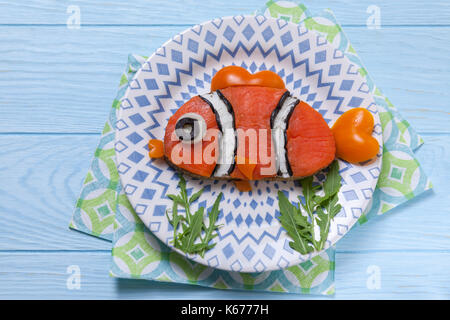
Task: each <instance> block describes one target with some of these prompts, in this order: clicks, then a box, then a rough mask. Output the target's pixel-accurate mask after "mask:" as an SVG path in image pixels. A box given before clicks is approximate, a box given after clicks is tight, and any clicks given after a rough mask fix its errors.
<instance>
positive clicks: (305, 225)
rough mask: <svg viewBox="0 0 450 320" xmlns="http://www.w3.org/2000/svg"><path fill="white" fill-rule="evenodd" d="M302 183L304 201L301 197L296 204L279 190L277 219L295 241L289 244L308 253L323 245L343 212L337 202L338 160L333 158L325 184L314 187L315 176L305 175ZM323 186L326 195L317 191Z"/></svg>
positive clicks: (320, 248)
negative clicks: (332, 226)
mask: <svg viewBox="0 0 450 320" xmlns="http://www.w3.org/2000/svg"><path fill="white" fill-rule="evenodd" d="M300 183H301V185H302V188H303V196H304V199H305V200H304V201H302V199H301V198H300V197H298V199H299V203H298V205H297V206H295V205H293V204H292V203H291V202H290V201H289V199H288V198H287V197H286V196H285V195H284V193H283V192H281V191H278V205H279V207H280V214H281V215H280V216H279V217H278V219H279V220H280V222H281V225H282V226H283V228H284V229H285V230H286V232H287V234H288V235H289V237H291V239H292V240H293V241H291V242H289V245H290V247H291V248H292V249H294V250H296V251H298V252H300V253H301V254H308V253H310V252H312V251H314V250H317V251H320V250H322V249H323V248H324V246H325V241H326V240H327V237H328V232H329V230H330V224H331V221H332V220H333V218H334V217H335V216H336V215H337V214H338V213H339V212H340V211H341V208H342V206H341V205H340V204H339V203H338V200H339V199H338V192H339V189H340V188H341V176H340V175H339V163H338V162H337V161H334V162H333V163H332V164H331V165H330V169H329V172H328V175H327V178H326V180H325V181H324V183H323V185H322V186H320V185H316V186H313V177H308V178H304V179H302V180H300ZM321 189H322V190H323V193H324V195H323V196H319V195H317V194H316V192H318V191H319V190H321ZM315 226H318V228H319V234H318V237H316V230H315ZM316 238H319V240H316Z"/></svg>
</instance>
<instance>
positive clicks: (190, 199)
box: [189, 188, 204, 204]
mask: <svg viewBox="0 0 450 320" xmlns="http://www.w3.org/2000/svg"><path fill="white" fill-rule="evenodd" d="M203 190H204V189H203V188H201V189H200V191H198V192H196V193H194V194H193V195H192V196H191V197H190V198H189V204H191V203H192V202H194V201H195V200H197V199H198V198H200V196H201V195H202V193H203Z"/></svg>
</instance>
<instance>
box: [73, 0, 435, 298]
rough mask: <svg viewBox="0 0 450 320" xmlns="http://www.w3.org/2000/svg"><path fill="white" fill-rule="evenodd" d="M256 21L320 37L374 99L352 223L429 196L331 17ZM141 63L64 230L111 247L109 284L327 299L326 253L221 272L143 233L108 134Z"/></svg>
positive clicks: (275, 8) (277, 8)
mask: <svg viewBox="0 0 450 320" xmlns="http://www.w3.org/2000/svg"><path fill="white" fill-rule="evenodd" d="M260 13H264V14H266V15H270V16H274V17H278V18H283V19H286V20H289V21H292V22H295V23H300V22H302V21H304V22H305V25H306V26H307V28H308V29H312V30H315V31H317V32H320V33H322V34H323V35H324V36H326V37H327V38H328V40H329V41H330V42H332V43H333V44H334V45H336V46H337V47H339V48H340V49H341V50H342V51H343V52H344V53H345V54H346V56H347V57H348V58H349V59H350V60H351V61H352V62H353V63H355V64H356V65H358V66H359V67H360V72H361V74H362V75H363V76H365V77H366V79H367V83H368V85H369V87H370V88H371V90H372V92H373V93H374V96H375V98H376V102H377V104H378V108H379V114H380V119H381V122H382V130H383V140H384V150H383V152H384V154H383V166H382V171H381V174H380V178H379V181H378V185H377V189H376V190H375V193H374V198H373V202H372V205H371V207H370V208H368V210H367V211H366V212H365V214H364V215H362V216H361V218H360V220H359V222H360V223H364V222H366V221H367V220H368V219H370V218H371V217H373V216H375V215H379V214H382V213H385V212H386V211H388V210H390V209H392V208H394V207H396V206H398V205H399V204H401V203H403V202H406V201H408V200H410V199H411V198H413V197H415V196H417V195H418V194H420V193H422V192H424V191H425V190H427V189H429V188H431V183H430V181H429V180H428V178H427V177H426V175H425V174H424V172H423V170H422V169H421V167H420V165H419V163H418V161H417V160H416V159H415V157H414V153H413V151H412V150H414V149H415V148H417V147H418V146H419V145H420V144H422V143H423V141H422V139H421V138H420V137H419V136H418V135H417V133H416V132H415V131H414V129H413V128H412V127H411V126H410V125H409V123H408V122H407V121H405V120H404V119H403V118H402V117H401V116H400V114H399V113H398V111H397V110H396V109H395V108H394V107H393V105H392V104H391V103H390V102H389V101H388V100H387V98H386V97H385V96H384V95H383V94H382V93H381V91H380V90H379V89H378V88H377V87H376V86H375V85H374V84H373V81H372V79H371V78H370V77H369V75H368V73H367V71H366V70H365V69H364V67H363V66H362V63H361V62H360V60H359V58H358V56H357V55H356V52H355V51H354V49H353V48H352V47H351V45H350V43H349V41H348V39H347V38H346V36H345V34H344V33H343V32H342V30H341V27H340V26H339V25H338V24H337V22H336V19H335V17H334V16H333V14H332V12H331V11H329V10H327V11H325V12H324V13H322V14H321V15H319V16H312V15H311V14H310V13H309V12H308V11H307V10H306V8H305V7H304V6H303V5H301V4H299V5H298V4H295V3H288V2H286V1H282V2H278V3H276V2H274V1H269V2H268V3H267V4H266V7H265V8H264V9H263V11H260ZM145 60H146V57H143V56H138V55H130V56H129V61H128V65H127V69H126V71H125V72H124V74H123V75H122V77H121V81H120V86H119V90H118V94H117V97H116V99H115V100H114V103H113V106H112V109H111V113H110V116H109V119H108V121H107V123H106V124H105V127H104V130H103V133H102V137H101V139H100V143H99V145H98V147H97V150H96V152H95V157H94V159H93V161H92V164H91V168H90V169H89V172H88V174H87V176H86V179H85V181H84V183H83V188H82V191H81V194H80V197H79V200H78V201H77V204H76V208H75V212H74V214H73V218H72V221H71V223H70V227H71V228H73V229H76V230H79V231H82V232H85V233H88V234H91V235H95V236H97V237H100V238H104V239H107V240H112V241H113V250H112V256H113V259H112V260H113V261H112V266H111V271H110V274H111V275H112V276H116V277H121V278H137V279H148V280H156V281H166V282H177V283H188V284H196V285H203V286H209V287H215V288H220V289H244V290H265V291H278V292H290V293H310V294H333V293H334V255H335V248H334V247H332V248H330V249H328V250H327V251H325V252H323V253H322V254H320V255H318V256H316V257H314V258H312V259H311V260H310V261H306V262H304V263H302V264H300V265H298V266H293V267H290V268H287V269H284V270H279V271H272V272H262V273H237V272H226V271H222V270H217V269H214V268H209V267H206V266H203V265H200V264H198V263H194V262H192V261H190V260H189V259H187V258H185V257H184V256H181V255H179V254H178V253H176V252H174V251H172V250H171V249H170V248H168V247H167V246H166V245H165V244H163V243H162V242H161V241H159V240H158V239H156V238H155V237H154V236H153V235H152V233H151V232H150V231H149V230H148V229H147V228H146V227H145V226H144V225H143V223H142V222H141V221H140V220H139V218H138V217H137V216H136V214H135V213H134V210H133V209H132V207H131V205H130V203H129V202H128V199H127V197H126V195H125V194H124V193H123V190H122V188H121V185H120V181H119V177H118V172H117V168H116V166H115V157H114V155H115V150H114V129H113V128H114V124H115V119H116V111H117V109H118V107H119V100H120V99H121V97H122V96H123V95H124V93H125V90H126V88H127V85H128V81H129V80H130V79H131V78H132V77H133V76H134V74H135V72H136V71H137V70H138V69H139V68H140V66H141V65H142V63H143V62H144V61H145Z"/></svg>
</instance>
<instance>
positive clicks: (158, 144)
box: [148, 139, 164, 159]
mask: <svg viewBox="0 0 450 320" xmlns="http://www.w3.org/2000/svg"><path fill="white" fill-rule="evenodd" d="M148 150H150V151H149V153H148V155H149V156H150V158H152V159H157V158H162V157H163V156H164V143H163V142H162V141H161V140H158V139H151V140H150V141H149V142H148Z"/></svg>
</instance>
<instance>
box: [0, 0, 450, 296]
mask: <svg viewBox="0 0 450 320" xmlns="http://www.w3.org/2000/svg"><path fill="white" fill-rule="evenodd" d="M305 3H306V5H307V6H308V7H310V8H311V9H312V10H314V11H317V10H320V9H324V8H327V7H330V8H332V9H333V10H334V12H335V14H336V16H337V18H338V20H339V21H340V22H341V23H342V24H343V27H344V30H345V32H346V33H347V34H348V36H349V38H350V39H351V41H352V43H353V46H354V47H355V49H356V50H357V51H358V53H359V54H360V55H361V57H362V59H363V61H364V62H365V64H366V67H367V69H368V70H369V72H370V74H371V75H372V77H373V78H374V79H375V82H376V83H377V84H378V86H379V87H380V88H382V89H383V91H384V92H385V94H386V95H387V96H388V97H389V98H390V99H391V100H392V102H393V103H394V104H395V105H396V106H397V107H398V108H399V109H400V110H401V112H402V113H403V115H404V116H405V117H406V118H407V119H408V120H409V121H410V122H411V124H412V125H413V126H414V127H415V128H416V129H417V130H418V132H419V133H420V134H421V135H422V136H423V138H424V139H425V142H426V143H425V145H424V146H422V147H421V148H420V150H419V151H418V157H419V160H420V162H421V164H422V165H423V167H424V168H425V171H426V172H427V173H428V175H429V176H430V178H431V179H432V181H433V185H434V191H433V192H429V193H427V194H424V195H422V196H420V197H418V198H417V199H415V200H413V201H411V202H409V203H408V204H406V205H404V206H401V207H399V208H397V209H396V210H394V211H392V212H390V213H389V214H387V215H385V216H381V217H378V218H376V219H375V220H374V221H371V222H370V223H368V224H366V225H363V226H362V227H360V228H357V229H356V230H353V231H352V232H351V233H350V234H348V236H346V237H345V238H344V239H343V240H342V241H340V242H339V244H338V246H337V260H336V295H335V296H334V299H351V298H357V299H361V298H363V299H365V298H374V299H380V298H388V299H402V298H412V299H416V298H417V299H430V298H439V299H449V298H450V209H449V208H450V195H449V189H450V160H449V159H450V143H449V142H450V106H449V101H450V89H449V85H450V24H449V21H450V5H449V4H448V1H445V0H433V1H427V2H424V1H418V0H397V1H388V0H386V1H384V0H378V1H373V0H360V1H350V0H343V1H332V0H323V1H305ZM263 5H264V0H262V1H261V0H247V1H241V0H239V1H237V0H229V1H223V0H210V1H195V0H184V1H183V0H176V1H175V0H171V1H167V0H148V1H144V0H139V1H137V0H135V1H132V2H129V3H128V2H127V1H118V0H114V1H96V2H95V1H88V0H83V1H81V0H78V1H77V0H73V1H50V0H48V1H46V0H29V1H12V0H6V1H5V0H3V1H1V2H0V124H1V125H0V298H2V299H6V298H31V299H33V298H63V299H79V298H102V299H103V298H126V299H130V298H131V299H132V298H144V299H147V298H148V299H166V298H174V299H177V298H192V299H227V298H228V299H233V298H242V299H303V298H312V297H310V296H301V295H286V294H275V293H256V292H233V291H222V290H215V289H208V288H201V287H192V286H186V285H177V284H165V283H155V282H148V281H131V280H117V279H114V278H110V277H109V276H108V268H109V260H110V254H111V253H110V247H111V245H110V243H108V242H105V241H102V240H98V239H96V238H93V237H89V236H86V235H83V234H80V233H77V232H74V231H69V230H68V228H67V225H68V222H69V220H70V217H71V214H72V210H73V207H74V204H75V200H76V197H77V195H78V192H79V190H80V187H81V182H82V180H83V178H84V175H85V174H86V171H87V169H88V167H89V164H90V160H91V156H92V154H93V151H94V149H95V147H96V144H97V141H98V138H99V135H100V132H101V129H102V126H103V124H104V122H105V119H106V117H107V114H108V111H109V107H110V105H111V102H112V99H113V97H114V95H115V89H116V87H117V83H118V80H119V76H120V74H121V72H122V71H123V68H124V66H125V63H126V60H127V55H128V54H129V53H139V54H147V55H148V54H151V53H152V52H153V51H154V50H155V49H156V48H158V47H159V46H160V45H161V44H163V43H164V42H165V41H166V40H167V39H169V38H170V37H172V36H173V35H174V34H176V33H178V32H180V31H182V30H184V29H186V28H187V27H189V26H191V25H193V24H197V23H200V22H202V21H205V20H209V19H211V18H214V17H218V16H227V15H236V14H241V13H251V12H253V11H254V9H255V8H260V7H262V6H263ZM371 5H376V6H377V7H378V8H379V9H380V17H381V28H380V29H369V28H368V27H367V24H366V22H367V19H368V18H369V16H370V15H371V13H370V11H371V10H368V7H369V6H371ZM78 11H79V13H80V22H81V26H80V28H77V25H76V16H74V14H76V13H77V12H78ZM367 11H369V13H368V12H367ZM74 19H75V20H74ZM74 22H75V25H74V24H73V23H74ZM70 266H78V267H79V270H80V273H81V287H80V289H79V290H77V289H73V288H72V290H71V286H70V285H69V286H67V281H68V278H69V273H68V272H70V268H69V267H70ZM68 268H69V269H68ZM374 277H375V278H374ZM314 298H317V297H314ZM331 299H333V298H331Z"/></svg>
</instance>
